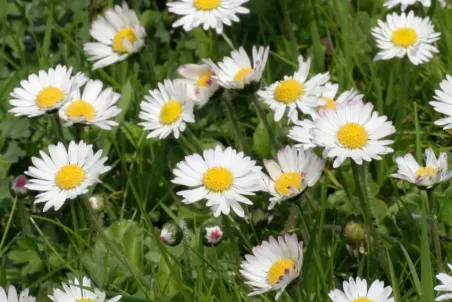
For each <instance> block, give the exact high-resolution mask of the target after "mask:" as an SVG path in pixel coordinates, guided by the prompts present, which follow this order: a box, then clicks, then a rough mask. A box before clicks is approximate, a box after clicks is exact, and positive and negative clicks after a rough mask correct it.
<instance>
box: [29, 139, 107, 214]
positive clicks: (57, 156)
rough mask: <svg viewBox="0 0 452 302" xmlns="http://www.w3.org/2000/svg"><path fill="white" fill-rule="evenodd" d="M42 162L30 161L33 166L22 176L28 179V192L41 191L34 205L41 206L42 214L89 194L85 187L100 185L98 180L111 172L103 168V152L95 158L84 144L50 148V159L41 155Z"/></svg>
mask: <svg viewBox="0 0 452 302" xmlns="http://www.w3.org/2000/svg"><path fill="white" fill-rule="evenodd" d="M39 153H40V155H41V158H38V157H32V158H31V161H32V162H33V165H34V166H30V167H29V168H28V171H27V172H25V174H27V175H28V176H30V177H31V178H30V180H29V182H28V184H27V185H26V187H27V189H30V190H35V191H40V192H41V193H39V194H38V195H37V196H36V198H35V203H41V202H44V203H45V205H44V210H43V211H44V212H45V211H47V210H48V209H50V208H51V207H54V208H55V210H58V209H60V208H61V207H62V206H63V204H64V202H65V201H66V199H74V198H76V197H77V196H79V195H82V194H85V193H86V192H88V187H90V186H91V185H92V184H94V183H96V182H100V180H99V176H100V175H101V174H102V173H105V172H107V171H109V170H110V168H111V167H109V166H105V165H104V163H105V162H106V161H107V157H102V158H101V156H102V150H99V151H97V152H96V154H94V152H93V146H92V145H87V144H86V143H84V142H83V141H81V142H79V143H76V142H74V141H72V142H70V144H69V148H68V149H66V147H65V146H64V145H63V144H62V143H58V144H57V145H50V146H49V155H47V154H46V153H45V152H43V151H40V152H39Z"/></svg>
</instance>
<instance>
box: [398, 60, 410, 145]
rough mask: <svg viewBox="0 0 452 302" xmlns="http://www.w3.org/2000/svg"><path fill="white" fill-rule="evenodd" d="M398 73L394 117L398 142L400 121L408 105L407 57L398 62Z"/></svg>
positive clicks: (408, 67)
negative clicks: (398, 80) (398, 86)
mask: <svg viewBox="0 0 452 302" xmlns="http://www.w3.org/2000/svg"><path fill="white" fill-rule="evenodd" d="M399 75H400V91H399V97H398V98H397V105H396V106H397V118H396V129H397V132H398V136H399V139H398V142H400V141H401V137H402V135H403V128H402V122H403V119H404V118H405V107H406V106H407V105H408V96H409V90H408V84H409V81H410V61H409V59H408V57H406V56H405V57H404V58H403V59H402V60H401V61H400V64H399Z"/></svg>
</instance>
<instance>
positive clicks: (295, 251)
mask: <svg viewBox="0 0 452 302" xmlns="http://www.w3.org/2000/svg"><path fill="white" fill-rule="evenodd" d="M245 259H246V260H244V261H242V263H241V264H240V267H241V270H240V273H241V274H242V276H243V278H245V279H246V281H245V283H246V284H248V285H249V286H251V287H252V288H253V291H252V292H251V293H250V294H248V295H249V296H254V295H259V294H263V293H266V292H269V291H277V293H276V297H275V300H278V299H279V297H281V295H282V293H283V292H284V290H285V289H286V287H287V285H289V284H290V283H291V282H292V281H293V280H294V279H296V278H298V276H299V275H300V272H301V265H302V264H303V242H301V241H300V242H298V239H297V236H296V235H295V234H292V235H289V234H286V235H284V236H279V237H278V238H277V240H276V239H275V238H273V237H270V239H269V241H264V242H262V244H261V245H258V246H255V247H254V248H253V254H252V255H245Z"/></svg>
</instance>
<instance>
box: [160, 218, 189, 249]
mask: <svg viewBox="0 0 452 302" xmlns="http://www.w3.org/2000/svg"><path fill="white" fill-rule="evenodd" d="M184 227H185V222H181V223H180V224H179V225H178V224H176V223H174V222H167V223H165V224H164V225H163V227H162V230H161V231H160V241H161V242H163V243H164V244H166V245H169V246H176V245H178V244H179V243H180V242H181V240H182V237H183V231H182V229H183V228H184Z"/></svg>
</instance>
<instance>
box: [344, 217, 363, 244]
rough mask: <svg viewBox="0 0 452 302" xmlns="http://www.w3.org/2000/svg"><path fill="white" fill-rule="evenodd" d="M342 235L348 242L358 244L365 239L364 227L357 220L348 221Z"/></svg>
mask: <svg viewBox="0 0 452 302" xmlns="http://www.w3.org/2000/svg"><path fill="white" fill-rule="evenodd" d="M344 235H345V238H346V239H347V241H348V242H350V243H352V244H359V243H360V242H362V241H364V239H365V232H364V227H363V225H362V223H361V221H360V220H359V219H356V218H352V219H350V220H349V221H348V222H347V224H346V225H345V228H344Z"/></svg>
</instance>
